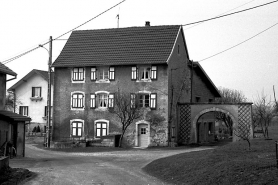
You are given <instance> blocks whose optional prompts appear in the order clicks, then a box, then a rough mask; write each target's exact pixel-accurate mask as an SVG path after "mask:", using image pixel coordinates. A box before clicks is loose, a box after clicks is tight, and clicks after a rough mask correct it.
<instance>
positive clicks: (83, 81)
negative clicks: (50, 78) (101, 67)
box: [71, 80, 85, 83]
mask: <svg viewBox="0 0 278 185" xmlns="http://www.w3.org/2000/svg"><path fill="white" fill-rule="evenodd" d="M71 83H85V80H82V81H81V80H80V81H73V80H71Z"/></svg>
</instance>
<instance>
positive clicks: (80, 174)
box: [10, 144, 211, 185]
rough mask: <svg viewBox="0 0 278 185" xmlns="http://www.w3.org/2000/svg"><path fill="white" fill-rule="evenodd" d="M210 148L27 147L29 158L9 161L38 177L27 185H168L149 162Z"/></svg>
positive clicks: (14, 166) (13, 165)
mask: <svg viewBox="0 0 278 185" xmlns="http://www.w3.org/2000/svg"><path fill="white" fill-rule="evenodd" d="M206 149H211V148H209V147H199V148H187V149H186V148H181V149H176V148H175V149H173V150H170V149H167V150H164V149H146V150H143V149H132V150H127V151H113V152H102V153H65V152H56V151H48V150H43V149H39V148H37V147H35V146H33V145H32V144H26V157H25V158H15V159H12V160H11V161H10V166H11V167H12V168H27V169H29V170H30V171H32V172H35V173H37V174H38V176H37V177H35V178H33V179H31V180H30V181H27V182H25V183H24V184H32V185H36V184H40V185H41V184H42V185H44V184H45V185H46V184H47V185H49V184H66V185H71V184H78V185H80V184H90V185H107V184H109V185H110V184H111V185H114V184H115V185H118V184H119V185H124V184H126V185H137V184H138V185H144V184H150V185H156V184H159V185H161V184H165V183H163V182H161V181H160V180H158V179H156V178H154V177H151V176H149V175H147V174H145V173H144V172H143V171H142V170H141V169H142V167H144V166H145V165H146V164H148V163H149V162H151V161H153V160H155V159H158V158H162V157H167V156H170V155H175V154H179V153H184V152H192V151H199V150H206Z"/></svg>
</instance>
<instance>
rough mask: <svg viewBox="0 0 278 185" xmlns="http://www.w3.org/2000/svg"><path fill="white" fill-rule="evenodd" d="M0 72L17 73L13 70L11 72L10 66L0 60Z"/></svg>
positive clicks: (14, 74) (13, 74)
mask: <svg viewBox="0 0 278 185" xmlns="http://www.w3.org/2000/svg"><path fill="white" fill-rule="evenodd" d="M0 72H2V73H5V74H8V75H12V76H16V75H17V74H16V73H15V72H13V71H12V70H11V69H10V68H8V67H7V66H5V65H4V64H2V63H1V62H0Z"/></svg>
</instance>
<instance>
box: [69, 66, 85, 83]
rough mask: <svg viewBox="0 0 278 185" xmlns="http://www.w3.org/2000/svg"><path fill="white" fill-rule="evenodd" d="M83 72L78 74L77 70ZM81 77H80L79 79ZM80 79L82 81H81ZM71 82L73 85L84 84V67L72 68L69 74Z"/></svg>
mask: <svg viewBox="0 0 278 185" xmlns="http://www.w3.org/2000/svg"><path fill="white" fill-rule="evenodd" d="M75 69H77V72H75ZM81 69H82V70H83V72H80V71H79V70H81ZM80 74H81V75H80ZM81 76H82V77H81ZM81 78H82V79H81ZM71 81H72V82H73V83H80V82H85V68H84V67H74V68H72V72H71Z"/></svg>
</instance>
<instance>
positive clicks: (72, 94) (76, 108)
mask: <svg viewBox="0 0 278 185" xmlns="http://www.w3.org/2000/svg"><path fill="white" fill-rule="evenodd" d="M74 95H77V98H76V99H77V100H76V101H74V98H73V96H74ZM79 95H82V97H81V98H79ZM80 100H82V101H81V104H82V105H79V106H74V104H79V103H80V102H79V101H80ZM84 109H85V93H84V92H81V91H74V92H72V93H71V110H84Z"/></svg>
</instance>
